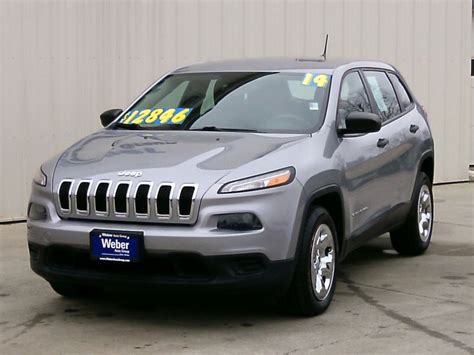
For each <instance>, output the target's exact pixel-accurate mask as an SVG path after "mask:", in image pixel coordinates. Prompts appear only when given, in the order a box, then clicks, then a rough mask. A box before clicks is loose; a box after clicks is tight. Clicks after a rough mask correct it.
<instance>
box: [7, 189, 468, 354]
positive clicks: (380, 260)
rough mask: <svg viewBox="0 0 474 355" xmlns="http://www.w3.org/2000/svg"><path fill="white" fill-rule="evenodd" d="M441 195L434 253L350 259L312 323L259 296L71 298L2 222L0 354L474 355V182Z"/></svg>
mask: <svg viewBox="0 0 474 355" xmlns="http://www.w3.org/2000/svg"><path fill="white" fill-rule="evenodd" d="M434 194H435V203H436V205H435V209H436V210H435V226H434V236H433V240H432V243H431V246H430V248H429V250H428V251H427V253H426V254H425V255H423V256H420V257H401V256H399V255H398V254H397V253H396V252H394V251H393V249H392V248H391V246H390V240H389V238H388V236H387V235H384V236H381V237H380V238H378V239H376V240H374V241H372V242H371V243H370V244H368V245H366V246H364V247H362V248H360V249H359V250H357V251H355V252H353V253H352V254H351V255H350V256H349V257H348V259H346V260H345V261H344V263H343V264H342V265H341V267H340V273H339V280H338V285H337V289H336V294H335V297H334V301H333V304H332V305H331V307H330V308H329V310H328V312H326V313H325V314H323V315H322V316H319V317H314V318H298V317H294V316H291V315H288V314H285V313H282V312H279V311H278V309H275V307H274V306H272V305H271V302H268V300H262V299H259V298H256V297H247V298H241V297H232V296H228V295H210V296H206V297H203V296H199V295H195V294H193V293H181V294H179V295H174V296H170V295H166V296H165V295H161V294H159V293H154V294H144V293H143V292H140V293H134V292H133V290H131V291H130V292H127V293H123V292H117V291H115V292H112V293H107V294H106V295H104V296H103V297H101V298H98V299H92V300H91V299H86V300H70V299H65V298H62V297H60V296H58V295H57V294H55V293H54V292H53V291H52V290H51V289H50V287H49V285H48V284H47V283H46V282H45V281H43V280H42V279H41V278H39V277H38V276H36V275H35V274H34V273H33V272H32V271H31V270H30V267H29V256H28V252H27V246H26V225H25V224H24V223H21V224H13V225H0V353H1V354H33V353H34V354H69V353H88V354H109V353H110V354H125V353H127V354H130V353H132V354H133V353H136V354H141V353H164V354H170V353H184V354H195V353H206V354H215V353H226V354H248V353H274V354H306V353H322V352H324V353H329V354H342V353H379V354H381V353H402V352H405V353H417V354H418V353H419V354H423V353H426V354H428V353H429V354H433V353H436V354H447V353H449V354H456V353H459V354H462V353H471V354H474V336H473V333H474V311H473V305H474V258H473V255H474V244H473V243H474V183H464V184H454V185H441V186H436V187H435V190H434Z"/></svg>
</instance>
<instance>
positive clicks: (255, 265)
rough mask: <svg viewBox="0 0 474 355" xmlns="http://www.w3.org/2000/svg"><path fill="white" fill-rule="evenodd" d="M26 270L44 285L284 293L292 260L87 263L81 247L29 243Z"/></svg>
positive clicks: (155, 258) (180, 258) (162, 258)
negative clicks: (38, 277)
mask: <svg viewBox="0 0 474 355" xmlns="http://www.w3.org/2000/svg"><path fill="white" fill-rule="evenodd" d="M28 246H29V250H30V263H31V268H32V269H33V271H34V272H36V273H37V274H38V275H40V276H42V277H43V278H45V279H46V280H47V281H49V282H69V283H77V284H87V285H95V286H101V287H102V286H104V287H108V286H110V287H133V288H169V289H176V288H182V287H186V288H190V287H191V288H204V289H206V290H216V289H220V290H231V291H233V290H239V291H246V290H248V291H257V290H262V291H263V290H278V291H283V290H285V289H286V288H287V287H288V286H289V284H290V282H291V279H292V275H293V270H294V261H293V259H289V260H283V261H270V260H268V258H266V257H265V256H264V255H263V254H239V255H226V256H202V255H198V254H193V253H168V254H159V255H151V254H148V255H146V256H145V258H144V260H143V261H142V262H140V263H136V264H123V263H113V262H100V261H93V260H91V259H90V258H89V251H88V250H87V249H83V248H77V247H70V246H61V245H49V246H43V245H40V244H35V243H29V244H28Z"/></svg>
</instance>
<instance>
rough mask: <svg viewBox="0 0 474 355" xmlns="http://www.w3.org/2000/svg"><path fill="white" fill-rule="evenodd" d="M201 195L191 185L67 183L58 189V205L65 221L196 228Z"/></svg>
mask: <svg viewBox="0 0 474 355" xmlns="http://www.w3.org/2000/svg"><path fill="white" fill-rule="evenodd" d="M123 185H125V186H123ZM197 192H198V185H197V184H191V183H185V184H179V185H176V184H175V183H173V182H158V183H157V182H151V181H134V180H119V181H116V182H114V181H112V180H102V179H101V180H96V181H94V180H92V179H77V180H74V179H64V180H61V181H60V183H59V185H57V187H56V188H55V197H56V199H55V201H56V206H57V210H58V214H59V216H60V217H64V218H79V219H84V218H89V219H90V218H92V219H97V220H108V221H113V220H122V221H124V220H126V221H130V222H133V221H137V222H140V221H142V222H149V223H168V224H169V223H170V224H180V223H182V224H192V223H194V222H195V221H196V220H197V209H198V207H197V203H196V197H197ZM65 207H68V208H65Z"/></svg>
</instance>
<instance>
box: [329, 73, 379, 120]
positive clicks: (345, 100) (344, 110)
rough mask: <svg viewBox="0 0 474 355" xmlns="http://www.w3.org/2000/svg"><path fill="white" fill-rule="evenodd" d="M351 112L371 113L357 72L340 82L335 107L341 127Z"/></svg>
mask: <svg viewBox="0 0 474 355" xmlns="http://www.w3.org/2000/svg"><path fill="white" fill-rule="evenodd" d="M353 111H359V112H372V110H371V108H370V104H369V98H368V96H367V92H366V91H365V88H364V84H363V83H362V79H361V78H360V75H359V73H358V72H351V73H349V74H347V75H346V76H345V77H344V79H343V80H342V84H341V93H340V95H339V104H338V107H337V117H338V120H339V122H340V124H341V125H342V126H344V122H345V119H346V117H347V115H348V114H349V113H351V112H353Z"/></svg>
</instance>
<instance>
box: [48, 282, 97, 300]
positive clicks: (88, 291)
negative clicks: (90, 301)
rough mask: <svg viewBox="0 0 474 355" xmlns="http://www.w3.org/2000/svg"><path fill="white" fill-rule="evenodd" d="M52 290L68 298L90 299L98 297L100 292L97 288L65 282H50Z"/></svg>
mask: <svg viewBox="0 0 474 355" xmlns="http://www.w3.org/2000/svg"><path fill="white" fill-rule="evenodd" d="M50 285H51V287H52V289H53V290H54V291H55V292H56V293H58V294H60V295H61V296H63V297H66V298H88V297H94V296H97V295H98V294H99V293H100V290H99V289H98V288H96V287H90V286H84V285H78V284H71V283H65V282H50Z"/></svg>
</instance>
